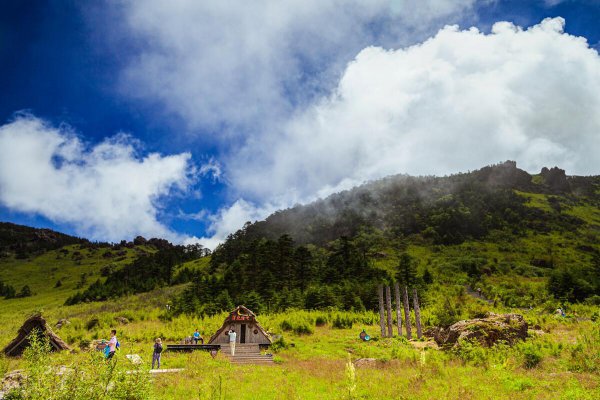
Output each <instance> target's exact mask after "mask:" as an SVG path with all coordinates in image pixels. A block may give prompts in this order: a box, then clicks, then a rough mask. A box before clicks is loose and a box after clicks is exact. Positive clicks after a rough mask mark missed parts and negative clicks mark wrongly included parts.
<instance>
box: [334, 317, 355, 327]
mask: <svg viewBox="0 0 600 400" xmlns="http://www.w3.org/2000/svg"><path fill="white" fill-rule="evenodd" d="M333 327H334V328H336V329H351V328H352V318H351V317H349V316H347V315H341V314H338V315H336V316H335V318H334V319H333Z"/></svg>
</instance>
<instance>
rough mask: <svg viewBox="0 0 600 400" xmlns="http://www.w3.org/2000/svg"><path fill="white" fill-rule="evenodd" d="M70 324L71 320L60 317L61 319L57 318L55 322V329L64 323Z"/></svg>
mask: <svg viewBox="0 0 600 400" xmlns="http://www.w3.org/2000/svg"><path fill="white" fill-rule="evenodd" d="M70 324H71V322H70V321H69V320H68V319H66V318H61V319H59V320H58V322H57V323H56V329H60V328H62V327H63V326H65V325H70Z"/></svg>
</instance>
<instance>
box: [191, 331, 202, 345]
mask: <svg viewBox="0 0 600 400" xmlns="http://www.w3.org/2000/svg"><path fill="white" fill-rule="evenodd" d="M192 339H194V344H198V341H200V344H204V339H202V336H200V332H198V329H196V331H195V332H194V334H193V335H192Z"/></svg>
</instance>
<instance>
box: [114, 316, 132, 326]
mask: <svg viewBox="0 0 600 400" xmlns="http://www.w3.org/2000/svg"><path fill="white" fill-rule="evenodd" d="M115 321H117V322H118V323H119V324H121V325H127V324H128V323H129V320H128V319H127V318H125V317H115Z"/></svg>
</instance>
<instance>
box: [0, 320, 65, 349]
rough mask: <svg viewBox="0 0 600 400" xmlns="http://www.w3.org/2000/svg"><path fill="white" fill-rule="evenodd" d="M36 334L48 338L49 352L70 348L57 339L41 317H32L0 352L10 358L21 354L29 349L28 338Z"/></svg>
mask: <svg viewBox="0 0 600 400" xmlns="http://www.w3.org/2000/svg"><path fill="white" fill-rule="evenodd" d="M34 332H37V333H38V334H39V335H41V336H42V337H46V338H48V342H49V344H50V350H51V351H60V350H71V348H70V347H69V346H68V345H67V344H66V343H65V342H64V341H63V340H62V339H61V338H59V337H58V336H57V335H56V334H55V333H54V332H52V329H50V327H49V326H48V324H47V323H46V320H45V319H44V318H43V317H42V316H41V315H34V316H32V317H30V318H29V319H28V320H27V321H25V322H24V323H23V326H21V328H20V329H19V332H18V334H17V337H16V338H14V340H13V341H12V342H10V343H9V344H8V345H7V346H6V347H5V348H4V350H2V352H3V353H4V354H6V355H7V356H10V357H16V356H20V355H21V354H23V351H24V350H25V349H26V348H27V347H29V337H30V336H31V334H32V333H34Z"/></svg>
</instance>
